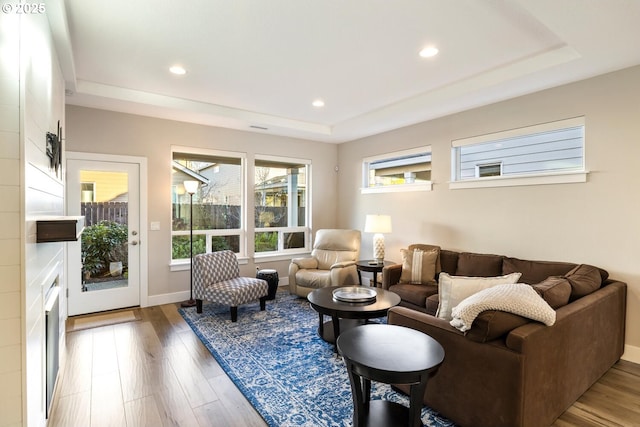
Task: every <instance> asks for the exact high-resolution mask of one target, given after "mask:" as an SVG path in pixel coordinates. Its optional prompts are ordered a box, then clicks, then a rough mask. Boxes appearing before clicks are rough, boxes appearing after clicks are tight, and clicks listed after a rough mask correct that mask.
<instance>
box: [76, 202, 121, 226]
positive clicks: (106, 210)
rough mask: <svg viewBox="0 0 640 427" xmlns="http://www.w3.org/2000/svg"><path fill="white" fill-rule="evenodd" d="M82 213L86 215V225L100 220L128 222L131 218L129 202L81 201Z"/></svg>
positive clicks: (119, 222)
mask: <svg viewBox="0 0 640 427" xmlns="http://www.w3.org/2000/svg"><path fill="white" fill-rule="evenodd" d="M80 215H82V216H84V225H85V227H88V226H90V225H93V224H97V223H99V222H100V221H113V222H117V223H118V224H126V223H127V222H128V220H129V208H128V205H127V202H86V203H80Z"/></svg>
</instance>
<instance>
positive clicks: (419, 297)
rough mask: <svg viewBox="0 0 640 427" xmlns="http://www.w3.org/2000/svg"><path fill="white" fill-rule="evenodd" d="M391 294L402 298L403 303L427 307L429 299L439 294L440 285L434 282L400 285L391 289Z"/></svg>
mask: <svg viewBox="0 0 640 427" xmlns="http://www.w3.org/2000/svg"><path fill="white" fill-rule="evenodd" d="M389 290H390V291H391V292H394V293H396V294H398V295H399V296H400V298H401V299H402V300H403V301H407V302H410V303H411V304H415V305H417V306H419V307H425V306H426V300H427V297H429V296H430V295H434V294H436V293H437V292H438V285H436V282H435V281H433V282H431V284H422V285H412V284H411V283H398V284H397V285H392V286H390V287H389Z"/></svg>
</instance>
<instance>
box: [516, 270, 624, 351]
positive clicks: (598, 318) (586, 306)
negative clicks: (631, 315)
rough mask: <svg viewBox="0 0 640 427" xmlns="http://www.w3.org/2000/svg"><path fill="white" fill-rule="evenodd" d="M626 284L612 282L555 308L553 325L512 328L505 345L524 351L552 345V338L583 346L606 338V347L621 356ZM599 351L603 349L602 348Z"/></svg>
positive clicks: (585, 346) (557, 341)
mask: <svg viewBox="0 0 640 427" xmlns="http://www.w3.org/2000/svg"><path fill="white" fill-rule="evenodd" d="M626 287H627V285H626V283H623V282H614V283H612V284H609V285H608V286H605V287H603V288H600V289H598V290H597V291H595V292H592V293H591V294H589V295H585V296H584V297H582V298H579V299H577V300H575V301H573V302H571V303H569V304H567V305H565V306H562V307H560V308H558V309H557V310H556V322H555V324H554V325H553V326H545V325H543V324H542V323H539V322H531V323H527V324H526V325H523V326H520V327H518V328H515V329H513V330H512V331H511V332H509V334H508V335H507V338H506V345H507V347H509V348H510V349H512V350H514V351H517V352H519V353H525V352H531V351H534V350H535V349H536V348H539V347H540V346H541V345H543V344H544V343H546V344H545V345H546V346H547V347H548V346H549V345H553V343H550V342H549V340H550V339H553V340H555V341H556V344H557V346H561V345H562V343H563V342H565V343H566V342H567V341H569V340H570V341H576V342H581V343H582V345H583V346H584V348H588V347H592V346H594V345H595V344H596V343H604V342H605V341H608V340H609V341H610V342H609V343H608V344H607V345H606V346H612V347H613V348H614V349H615V350H616V351H619V354H620V355H622V352H623V351H624V328H623V330H622V333H621V331H620V325H624V323H625V311H626ZM577 326H579V329H580V330H582V331H583V333H582V334H580V333H577V332H576V331H577V330H578V329H576V327H577ZM576 335H578V336H576ZM580 335H583V336H580ZM602 335H607V336H608V339H606V340H605V339H604V337H603V336H602ZM596 337H597V339H596ZM600 346H602V344H600V345H599V347H600ZM606 346H605V347H606ZM602 350H603V351H605V348H602Z"/></svg>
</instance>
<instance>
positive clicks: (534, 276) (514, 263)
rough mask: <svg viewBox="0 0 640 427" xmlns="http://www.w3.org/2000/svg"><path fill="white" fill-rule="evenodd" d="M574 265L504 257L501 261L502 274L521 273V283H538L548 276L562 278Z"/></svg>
mask: <svg viewBox="0 0 640 427" xmlns="http://www.w3.org/2000/svg"><path fill="white" fill-rule="evenodd" d="M575 266H576V264H572V263H568V262H552V261H528V260H524V259H518V258H511V257H505V258H504V260H503V261H502V274H510V273H514V272H518V273H522V277H520V281H521V282H523V283H529V284H531V283H540V282H542V281H543V280H544V279H546V278H547V277H549V276H562V275H564V274H567V273H568V272H569V271H571V270H572V269H573V268H574V267H575Z"/></svg>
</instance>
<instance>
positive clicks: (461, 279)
mask: <svg viewBox="0 0 640 427" xmlns="http://www.w3.org/2000/svg"><path fill="white" fill-rule="evenodd" d="M519 279H520V273H511V274H507V275H506V276H496V277H466V276H451V275H449V274H447V273H440V278H439V281H438V297H439V299H440V300H439V302H438V312H437V313H436V316H437V317H439V318H441V319H445V320H451V310H453V307H455V306H457V305H458V304H459V303H460V302H461V301H462V300H463V299H465V298H467V297H469V296H471V295H473V294H475V293H477V292H480V291H481V290H483V289H487V288H490V287H492V286H496V285H505V284H511V283H517V282H518V280H519Z"/></svg>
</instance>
